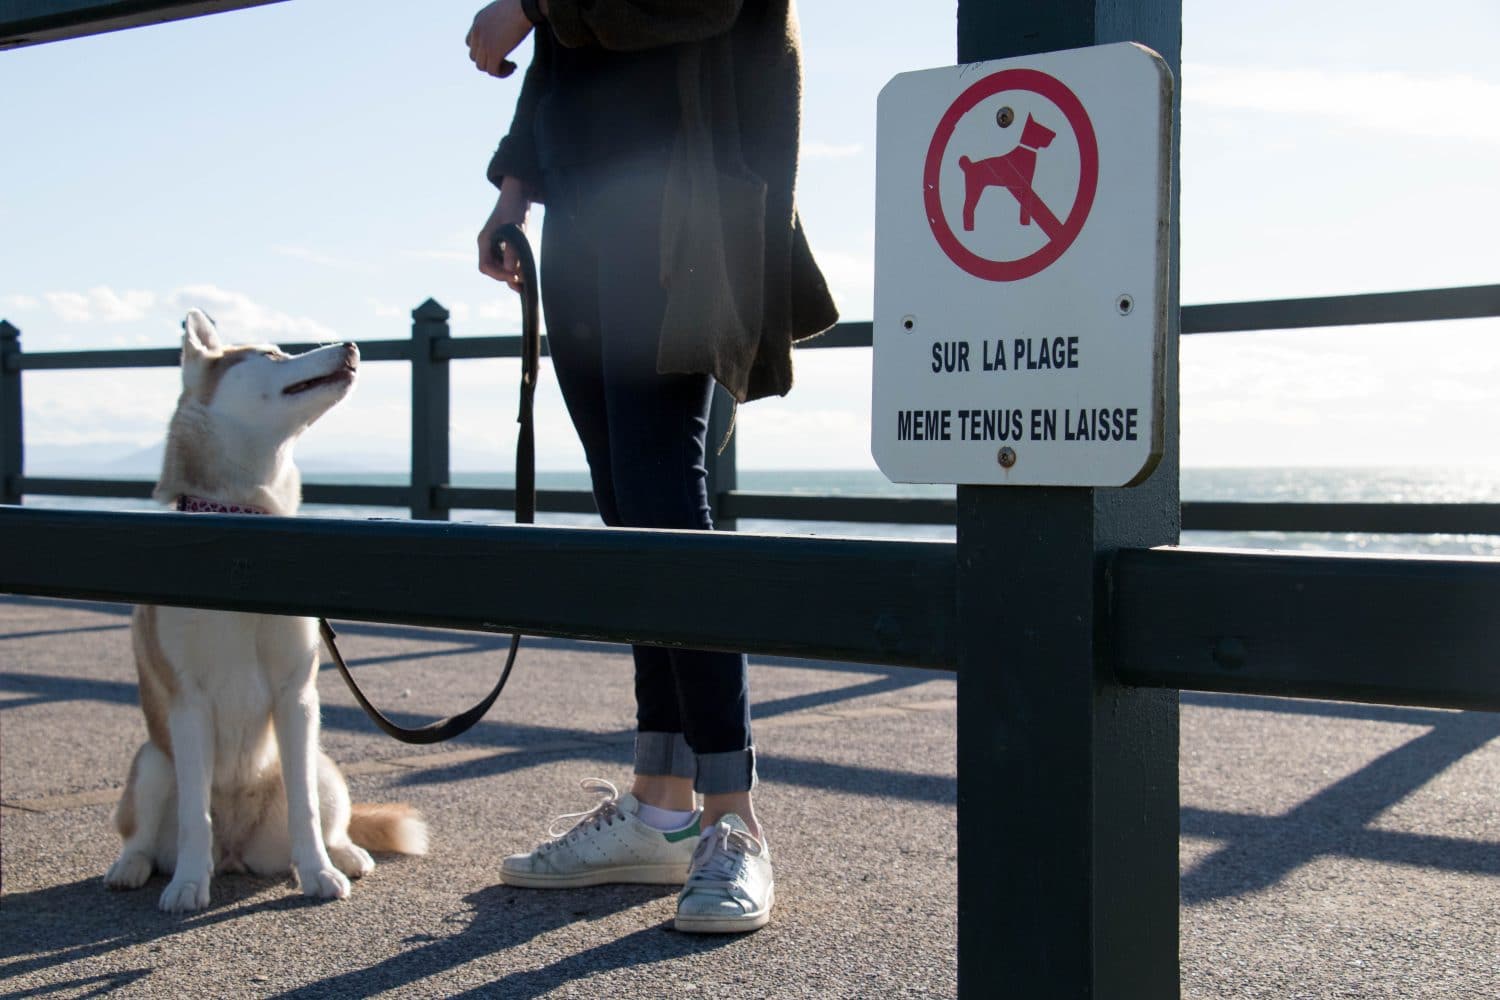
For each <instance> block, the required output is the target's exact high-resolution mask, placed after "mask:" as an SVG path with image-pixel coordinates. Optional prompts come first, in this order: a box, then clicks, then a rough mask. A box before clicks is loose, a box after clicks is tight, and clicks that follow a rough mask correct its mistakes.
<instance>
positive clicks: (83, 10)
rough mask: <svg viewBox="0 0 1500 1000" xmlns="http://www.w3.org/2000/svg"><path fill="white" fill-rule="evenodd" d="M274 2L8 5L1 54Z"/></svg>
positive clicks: (23, 1)
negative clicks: (30, 46) (46, 43)
mask: <svg viewBox="0 0 1500 1000" xmlns="http://www.w3.org/2000/svg"><path fill="white" fill-rule="evenodd" d="M275 2H277V0H7V2H6V3H5V4H3V5H0V49H4V48H15V47H19V46H22V45H36V44H39V43H42V42H57V41H62V40H63V39H67V38H79V37H82V36H84V35H94V34H99V33H101V32H106V31H118V30H120V29H121V28H136V27H140V26H142V25H147V24H159V23H161V22H163V21H175V20H178V19H179V18H185V17H197V16H199V15H201V14H216V13H219V12H221V11H228V10H239V9H240V8H242V7H258V6H260V5H262V4H267V3H275Z"/></svg>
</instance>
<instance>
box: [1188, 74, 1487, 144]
mask: <svg viewBox="0 0 1500 1000" xmlns="http://www.w3.org/2000/svg"><path fill="white" fill-rule="evenodd" d="M1182 80H1183V83H1182V99H1183V101H1184V103H1186V104H1188V105H1198V106H1202V107H1209V108H1224V109H1230V110H1235V111H1258V112H1264V113H1267V114H1282V115H1310V116H1315V117H1321V118H1332V119H1335V120H1337V121H1338V122H1340V123H1341V124H1343V125H1345V126H1347V127H1351V128H1357V129H1363V130H1368V131H1373V132H1379V133H1380V134H1382V135H1385V136H1389V137H1390V138H1391V139H1392V141H1397V140H1399V139H1400V137H1402V136H1431V137H1440V138H1451V139H1468V140H1472V141H1476V142H1483V143H1487V144H1495V145H1500V116H1497V115H1495V114H1494V108H1496V107H1500V83H1495V82H1492V81H1489V80H1484V79H1480V78H1479V77H1475V76H1469V75H1464V74H1441V73H1409V72H1396V71H1382V70H1322V69H1279V68H1275V67H1269V66H1216V65H1210V64H1203V63H1187V64H1185V65H1184V66H1183V70H1182Z"/></svg>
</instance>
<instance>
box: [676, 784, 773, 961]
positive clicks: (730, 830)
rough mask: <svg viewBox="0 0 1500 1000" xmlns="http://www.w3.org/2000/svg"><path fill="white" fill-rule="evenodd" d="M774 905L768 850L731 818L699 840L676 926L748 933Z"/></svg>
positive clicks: (767, 916)
mask: <svg viewBox="0 0 1500 1000" xmlns="http://www.w3.org/2000/svg"><path fill="white" fill-rule="evenodd" d="M775 902H776V883H775V882H774V881H773V880H772V878H771V851H770V848H768V847H767V846H766V845H765V844H764V843H762V842H761V841H759V840H756V839H755V837H754V836H753V835H752V834H751V833H750V830H749V828H748V827H746V826H745V822H744V820H742V819H740V818H739V817H738V816H736V815H734V814H733V813H731V814H729V815H727V816H725V817H724V818H722V819H720V820H719V822H718V823H716V824H715V825H714V828H713V829H712V830H710V831H708V832H707V833H705V834H704V835H703V836H702V838H701V839H700V840H699V841H698V849H697V850H696V851H694V852H693V866H692V870H691V871H690V872H689V873H688V879H687V884H686V885H684V886H683V887H682V892H681V894H680V895H678V897H677V921H676V925H675V926H676V927H677V929H678V930H679V931H690V932H697V933H700V934H732V933H735V932H738V931H753V930H756V929H758V928H761V927H764V926H765V925H766V923H767V922H768V921H769V920H770V919H771V906H772V905H773V904H774V903H775Z"/></svg>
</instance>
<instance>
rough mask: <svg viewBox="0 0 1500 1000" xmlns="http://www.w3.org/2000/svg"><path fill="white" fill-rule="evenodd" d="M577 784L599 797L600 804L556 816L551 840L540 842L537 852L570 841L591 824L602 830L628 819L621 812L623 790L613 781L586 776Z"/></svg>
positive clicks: (549, 830) (548, 830)
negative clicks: (617, 820)
mask: <svg viewBox="0 0 1500 1000" xmlns="http://www.w3.org/2000/svg"><path fill="white" fill-rule="evenodd" d="M578 787H580V788H582V789H583V790H584V791H586V792H593V793H594V794H595V795H598V796H600V800H599V802H598V804H597V805H595V806H594V807H593V808H592V809H585V810H583V811H582V812H576V813H563V814H562V815H561V816H559V817H557V818H556V819H554V820H553V821H552V823H551V824H550V825H549V826H548V827H547V836H548V837H550V838H552V839H550V840H545V841H543V842H542V843H540V844H538V845H537V850H538V851H542V852H546V851H550V850H552V849H553V848H554V847H558V846H559V845H562V844H566V843H570V842H572V841H573V840H576V839H577V837H578V835H579V834H581V833H583V831H584V830H585V829H586V828H588V827H592V828H593V829H595V830H602V829H603V828H604V827H606V826H612V825H614V822H615V820H616V819H619V820H622V821H623V820H624V819H625V814H624V813H623V812H621V811H620V790H619V789H618V788H616V787H615V786H614V785H613V784H611V783H610V782H608V781H605V780H604V779H603V778H585V779H583V780H582V781H580V782H579V783H578Z"/></svg>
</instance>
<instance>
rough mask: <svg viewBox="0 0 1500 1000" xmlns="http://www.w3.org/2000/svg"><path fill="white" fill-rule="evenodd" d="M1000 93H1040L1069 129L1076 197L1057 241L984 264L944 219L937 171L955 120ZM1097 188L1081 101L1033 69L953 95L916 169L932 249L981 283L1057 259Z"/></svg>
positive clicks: (1027, 272)
mask: <svg viewBox="0 0 1500 1000" xmlns="http://www.w3.org/2000/svg"><path fill="white" fill-rule="evenodd" d="M1003 90H1029V91H1031V92H1032V93H1035V94H1040V95H1041V96H1042V97H1045V98H1046V99H1047V100H1049V101H1051V102H1052V103H1053V104H1055V105H1056V106H1057V108H1058V110H1060V111H1061V112H1062V113H1063V117H1064V118H1066V119H1067V120H1068V124H1069V125H1070V126H1072V128H1073V134H1074V135H1075V136H1076V137H1077V138H1078V159H1079V171H1078V194H1077V196H1076V197H1075V198H1074V199H1073V207H1072V209H1071V210H1070V211H1069V212H1068V217H1067V218H1066V219H1064V220H1063V223H1062V226H1061V228H1060V229H1059V230H1058V233H1057V236H1056V237H1055V238H1053V239H1051V240H1049V241H1047V244H1046V245H1045V246H1043V247H1042V248H1041V249H1039V250H1037V251H1035V252H1034V253H1031V254H1028V255H1027V256H1025V257H1021V258H1019V259H1017V260H990V259H989V258H987V257H981V256H979V255H978V254H976V253H974V252H973V251H972V250H970V249H969V248H968V247H966V246H964V245H963V244H962V243H960V242H959V240H958V237H957V236H956V235H954V233H953V228H952V227H951V226H950V225H949V224H948V217H947V215H946V214H944V212H943V203H942V195H941V191H940V190H939V187H938V178H939V172H940V170H941V168H942V165H943V154H944V153H946V152H947V151H948V143H949V141H950V140H951V139H952V138H953V131H954V129H956V128H957V127H958V122H959V119H961V118H963V116H964V115H966V114H968V113H969V112H970V111H971V110H973V109H974V106H975V105H977V104H978V103H979V102H980V101H982V100H984V99H985V98H986V97H990V96H993V95H994V94H998V93H1000V92H1001V91H1003ZM1098 186H1099V142H1098V139H1097V138H1095V136H1094V124H1093V122H1091V121H1089V116H1088V112H1086V111H1085V110H1084V108H1083V102H1081V101H1080V100H1079V99H1078V96H1077V95H1076V94H1074V93H1073V91H1071V90H1069V89H1068V87H1067V85H1066V84H1064V83H1063V82H1062V81H1061V80H1058V79H1057V78H1056V77H1051V76H1048V75H1047V74H1046V73H1042V72H1040V71H1038V70H1034V69H1006V70H1001V71H1000V72H998V73H993V74H991V75H990V76H987V77H985V78H984V79H982V80H980V81H978V82H977V83H975V84H974V85H973V86H971V87H970V88H969V89H968V90H965V91H964V92H963V93H962V94H960V95H959V96H958V100H956V101H954V102H953V106H952V107H950V108H949V109H948V111H947V113H946V114H944V115H943V117H942V119H941V120H940V121H939V122H938V126H937V130H936V131H935V132H933V134H932V143H931V144H930V145H929V146H928V147H927V162H926V165H925V167H924V168H923V170H922V197H923V202H924V204H925V205H926V208H927V223H928V225H930V226H931V227H932V235H933V236H934V237H936V239H937V242H938V246H940V247H942V248H943V252H944V253H946V254H947V255H948V257H949V258H950V259H951V260H952V261H953V263H955V264H957V265H958V266H959V267H961V268H963V269H964V270H965V271H967V272H968V273H970V274H972V275H974V276H975V277H976V278H984V279H985V280H987V281H1019V280H1020V279H1022V278H1029V277H1031V276H1032V275H1033V274H1036V273H1038V272H1039V271H1041V270H1043V269H1044V268H1046V267H1047V266H1048V265H1049V264H1051V263H1052V262H1053V261H1055V260H1057V258H1059V257H1061V256H1062V255H1063V253H1064V252H1065V251H1066V250H1067V249H1068V247H1070V246H1072V245H1073V241H1074V240H1075V239H1077V238H1078V234H1079V233H1080V232H1081V231H1082V230H1083V223H1084V221H1085V220H1086V219H1087V218H1088V215H1089V209H1090V208H1092V207H1093V205H1094V192H1095V190H1096V189H1097V188H1098Z"/></svg>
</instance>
